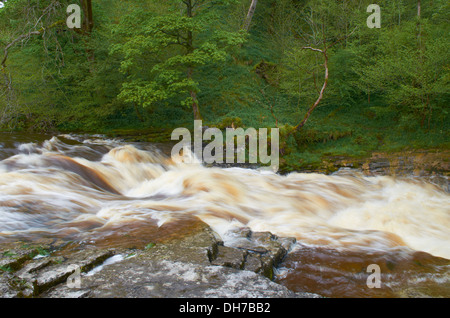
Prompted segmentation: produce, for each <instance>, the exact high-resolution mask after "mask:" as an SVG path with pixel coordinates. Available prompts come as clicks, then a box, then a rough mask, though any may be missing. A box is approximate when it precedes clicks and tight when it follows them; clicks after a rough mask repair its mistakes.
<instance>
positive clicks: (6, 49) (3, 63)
mask: <svg viewBox="0 0 450 318" xmlns="http://www.w3.org/2000/svg"><path fill="white" fill-rule="evenodd" d="M63 23H65V21H62V20H60V21H57V22H55V23H53V24H51V25H50V26H48V27H46V28H44V27H43V28H41V29H40V30H37V31H30V32H28V33H26V34H22V35H21V36H19V37H18V38H16V39H15V40H13V41H12V42H11V43H9V44H8V45H7V46H6V47H5V50H4V52H5V54H4V57H3V60H2V62H1V63H0V65H1V66H2V67H6V60H7V59H8V53H9V49H10V48H11V47H13V46H14V45H15V44H16V43H17V42H19V41H23V40H24V39H28V38H30V37H31V36H32V35H41V34H43V33H44V32H45V31H46V30H48V29H52V28H54V27H57V26H58V25H61V24H63Z"/></svg>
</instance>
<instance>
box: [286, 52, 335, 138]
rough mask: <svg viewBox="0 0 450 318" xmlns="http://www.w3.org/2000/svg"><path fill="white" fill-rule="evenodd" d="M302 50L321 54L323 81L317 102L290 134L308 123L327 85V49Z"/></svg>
mask: <svg viewBox="0 0 450 318" xmlns="http://www.w3.org/2000/svg"><path fill="white" fill-rule="evenodd" d="M304 49H309V50H313V51H317V52H320V53H322V54H323V57H324V60H325V61H324V64H323V66H324V68H325V79H324V82H323V85H322V89H321V90H320V92H319V96H318V97H317V100H316V101H315V102H314V104H313V105H312V106H311V107H310V108H309V110H308V111H307V113H306V115H305V117H304V118H303V120H302V121H301V122H300V123H299V124H298V125H297V126H295V127H294V129H293V130H292V132H294V131H297V130H299V129H300V128H302V127H303V126H304V125H305V124H306V122H307V121H308V119H309V117H310V116H311V114H312V112H313V111H314V109H316V107H317V106H319V103H320V101H321V100H322V98H323V93H324V92H325V89H326V88H327V85H328V54H327V49H326V47H325V49H324V50H319V49H315V48H312V47H304Z"/></svg>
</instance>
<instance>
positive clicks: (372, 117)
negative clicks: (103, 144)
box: [0, 0, 450, 171]
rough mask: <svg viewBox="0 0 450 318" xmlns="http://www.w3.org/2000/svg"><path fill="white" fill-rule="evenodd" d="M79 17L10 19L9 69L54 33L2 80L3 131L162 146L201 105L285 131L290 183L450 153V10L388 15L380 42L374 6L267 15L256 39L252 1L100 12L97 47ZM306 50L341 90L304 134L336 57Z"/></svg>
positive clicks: (214, 120) (23, 5)
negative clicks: (105, 136)
mask: <svg viewBox="0 0 450 318" xmlns="http://www.w3.org/2000/svg"><path fill="white" fill-rule="evenodd" d="M75 2H77V1H75ZM69 3H72V2H70V1H68V0H67V1H66V0H59V1H56V0H49V1H38V0H14V1H13V0H11V1H8V2H7V3H6V6H5V8H3V9H0V52H1V53H0V60H2V59H3V54H4V48H5V47H6V46H7V45H8V44H10V43H12V42H13V41H14V40H15V39H17V38H19V37H20V36H22V35H27V34H28V33H29V32H32V31H39V30H43V29H44V28H45V32H43V33H42V34H39V35H33V36H29V37H28V36H25V37H24V38H22V39H21V40H19V41H17V43H15V44H14V45H13V46H12V47H11V48H10V49H9V52H8V58H7V61H6V67H0V124H1V128H8V129H11V128H16V129H22V130H33V131H46V132H48V131H69V132H76V131H82V132H96V133H101V132H111V133H114V131H136V130H140V131H142V132H144V133H145V135H146V136H149V137H148V138H152V139H158V137H155V136H154V134H158V133H159V135H160V139H161V141H162V139H163V138H165V136H168V135H170V134H168V133H167V132H168V131H169V132H170V131H171V129H173V128H175V127H181V126H183V127H191V126H192V124H193V122H192V109H191V107H192V106H193V105H194V104H198V105H199V107H200V108H201V113H202V118H203V119H204V125H205V126H206V125H207V126H215V127H220V128H226V127H230V126H231V125H234V126H235V127H241V126H242V127H255V128H259V127H278V128H280V134H281V136H280V140H281V141H282V147H281V148H282V156H283V160H284V161H283V160H282V161H283V162H284V169H285V170H286V171H289V170H293V169H301V168H304V167H308V166H310V167H312V166H315V165H318V164H319V163H320V162H321V161H322V157H323V156H333V155H339V156H340V155H342V156H344V155H346V156H355V157H359V156H364V155H367V154H370V152H372V151H375V150H386V151H394V150H399V149H404V148H408V147H409V148H420V147H424V148H426V147H448V146H449V144H448V131H449V124H448V123H449V122H450V120H449V110H448V106H447V105H448V104H449V102H450V96H449V91H448V87H449V78H450V77H449V64H448V61H449V50H448V48H449V46H450V40H449V34H450V32H449V31H450V30H449V25H448V19H449V14H450V10H449V9H450V4H449V3H448V1H444V0H433V1H422V8H421V9H422V10H421V16H420V17H418V16H417V1H405V0H393V1H390V0H380V1H377V4H379V5H380V7H381V15H382V22H381V28H380V29H369V28H368V27H367V25H366V19H367V17H368V15H369V13H367V12H366V8H367V6H368V5H369V4H371V3H373V1H371V0H358V1H356V0H346V1H335V0H318V1H317V0H304V1H297V0H279V1H259V2H258V5H257V8H256V11H255V15H254V17H253V19H252V25H251V28H250V31H249V32H248V33H245V32H243V31H241V28H242V25H243V21H244V19H245V17H246V14H247V12H248V6H249V4H250V1H248V0H233V1H231V0H230V1H226V0H192V1H181V0H170V1H157V0H124V1H107V0H98V1H94V4H93V5H94V7H93V13H94V29H93V31H92V33H90V34H88V35H87V34H82V33H80V32H75V31H73V30H68V29H67V27H66V26H65V24H64V23H62V24H58V22H61V21H64V20H65V18H66V17H67V14H66V12H65V8H66V7H67V5H68V4H69ZM189 3H191V4H192V5H194V6H193V7H191V8H190V9H192V10H190V9H189V8H188V4H189ZM49 6H50V7H49ZM49 8H51V10H49ZM305 47H313V48H317V49H323V48H324V47H326V48H327V54H328V66H329V81H328V86H327V88H326V90H325V94H324V98H323V99H322V100H321V102H320V104H319V107H317V109H315V110H314V113H313V114H312V115H311V117H310V118H309V120H308V122H307V124H306V125H305V126H304V127H303V128H302V129H300V130H299V131H297V132H295V133H292V131H293V128H294V126H295V125H297V124H298V123H299V122H300V121H301V120H302V119H303V117H304V116H305V113H306V111H307V110H308V109H309V108H310V107H311V105H312V103H313V102H314V101H315V100H316V99H317V96H318V91H319V90H320V88H321V87H322V84H323V81H324V67H323V64H324V58H323V55H322V54H320V53H318V52H317V51H312V50H309V49H304V48H305ZM180 106H182V107H180ZM150 130H151V132H148V131H150ZM147 132H148V134H147ZM150 135H151V136H150ZM161 136H163V137H161ZM288 136H289V138H287V137H288ZM146 138H147V137H146ZM158 140H159V139H158Z"/></svg>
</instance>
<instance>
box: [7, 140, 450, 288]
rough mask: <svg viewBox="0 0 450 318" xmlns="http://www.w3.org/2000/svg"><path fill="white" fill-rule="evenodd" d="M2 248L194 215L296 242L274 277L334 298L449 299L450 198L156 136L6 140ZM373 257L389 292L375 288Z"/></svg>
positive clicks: (147, 230)
mask: <svg viewBox="0 0 450 318" xmlns="http://www.w3.org/2000/svg"><path fill="white" fill-rule="evenodd" d="M0 144H1V148H0V159H1V160H2V161H1V162H0V244H1V242H2V241H11V240H18V239H21V240H35V239H38V238H42V237H52V238H59V239H63V240H71V241H76V242H79V243H80V244H91V245H97V246H99V247H105V246H110V247H114V246H127V245H133V246H135V245H136V244H144V242H148V241H149V240H153V241H157V240H158V238H160V237H161V236H164V235H170V234H171V233H173V232H175V231H176V230H177V228H178V226H179V225H180V224H181V223H182V222H183V219H189V217H190V216H196V217H199V218H200V219H202V220H203V221H204V222H206V223H207V224H209V225H210V226H211V227H212V228H213V229H214V230H215V231H216V232H217V233H218V234H219V235H220V236H221V237H222V239H223V241H224V243H225V245H227V244H228V243H230V244H231V243H232V240H233V237H232V236H231V235H227V233H228V231H230V230H232V229H235V228H239V227H244V226H245V227H249V228H251V229H252V230H253V231H270V232H272V233H274V234H276V235H278V236H293V237H295V238H296V239H297V244H296V245H295V247H294V248H293V250H292V251H290V253H289V254H288V256H287V258H286V260H285V261H284V263H283V265H282V266H283V267H282V268H279V269H278V271H277V276H276V278H275V280H276V281H277V282H279V283H281V284H283V285H285V286H287V287H288V288H290V289H292V290H297V291H309V292H315V293H318V294H321V295H324V296H329V297H408V296H414V297H416V296H417V297H421V296H431V297H441V296H442V297H449V296H450V261H449V259H450V232H449V228H450V208H449V207H450V204H449V203H450V196H449V194H448V193H446V192H445V191H444V190H443V189H441V188H439V187H438V186H436V185H433V184H431V183H429V182H425V181H422V180H420V179H417V178H416V179H407V178H404V179H395V178H392V177H388V176H378V177H365V176H363V175H361V174H360V173H358V172H352V173H347V174H346V175H343V176H339V175H324V174H314V173H291V174H289V175H284V176H282V175H279V174H275V173H268V172H261V171H258V170H252V169H242V168H228V169H225V168H218V167H213V168H207V167H204V166H203V165H202V164H201V163H199V162H197V163H192V164H184V163H182V162H180V161H177V160H172V159H171V158H170V157H168V156H167V155H165V154H164V152H163V151H161V148H160V147H156V146H155V145H152V144H149V143H134V144H132V143H125V142H121V141H118V140H108V139H104V138H101V137H99V136H97V137H92V136H90V137H86V136H84V137H83V136H76V135H60V136H57V137H52V136H18V135H9V134H2V135H1V136H0ZM370 264H377V265H378V266H379V268H380V271H381V282H382V284H381V288H369V287H368V285H367V278H368V275H370V273H368V272H367V268H368V266H369V265H370Z"/></svg>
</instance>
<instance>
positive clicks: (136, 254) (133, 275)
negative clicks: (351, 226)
mask: <svg viewBox="0 0 450 318" xmlns="http://www.w3.org/2000/svg"><path fill="white" fill-rule="evenodd" d="M167 226H168V227H169V228H171V227H173V225H170V224H169V225H167ZM175 228H176V229H180V230H179V231H176V232H174V233H173V234H170V233H169V234H170V235H165V236H164V239H163V240H159V241H156V242H148V244H146V246H145V248H140V249H130V248H117V249H104V248H101V247H95V246H84V247H82V246H78V245H76V248H73V247H70V248H67V246H66V247H64V248H62V249H60V250H53V249H47V251H49V252H48V255H45V256H44V257H38V258H36V257H35V256H34V255H36V252H35V251H34V250H33V252H32V253H31V254H30V252H29V250H27V252H26V253H25V255H26V257H25V258H23V257H22V255H21V253H20V252H21V249H20V248H19V249H13V248H11V247H9V249H8V250H7V251H5V252H4V253H3V255H2V256H3V257H2V258H1V259H2V260H3V261H4V262H5V264H6V262H8V264H13V266H9V267H8V268H7V269H8V270H0V297H41V298H85V297H92V298H184V297H192V298H199V297H201V298H205V297H211V298H217V297H221V298H224V297H238V298H261V297H273V298H286V297H289V298H292V297H317V296H318V295H315V294H309V293H295V292H293V291H290V290H289V289H287V288H286V287H284V286H282V285H279V284H277V283H275V282H273V281H272V280H271V279H272V276H273V269H274V267H277V266H278V265H279V264H280V262H282V259H283V258H284V256H285V255H286V254H287V252H288V250H289V248H290V246H291V245H292V244H293V243H295V239H289V238H279V237H277V236H275V235H272V234H271V233H269V232H252V231H251V230H250V229H248V228H243V229H240V230H239V231H237V232H236V233H231V235H232V236H233V237H234V238H235V240H234V242H235V243H236V244H235V245H233V244H231V246H225V245H224V243H223V241H222V239H221V237H219V236H218V235H217V233H215V232H214V231H213V230H212V229H211V228H210V227H209V226H208V225H207V224H206V223H204V222H202V221H201V220H200V219H198V218H191V219H189V220H188V222H185V223H184V224H183V227H182V228H180V227H178V224H177V226H176V227H175ZM163 230H164V229H163ZM77 246H78V247H77ZM22 258H23V260H22ZM17 259H19V260H20V261H19V262H18V261H17ZM9 262H12V263H9ZM14 262H15V263H14ZM4 269H5V268H4Z"/></svg>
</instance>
